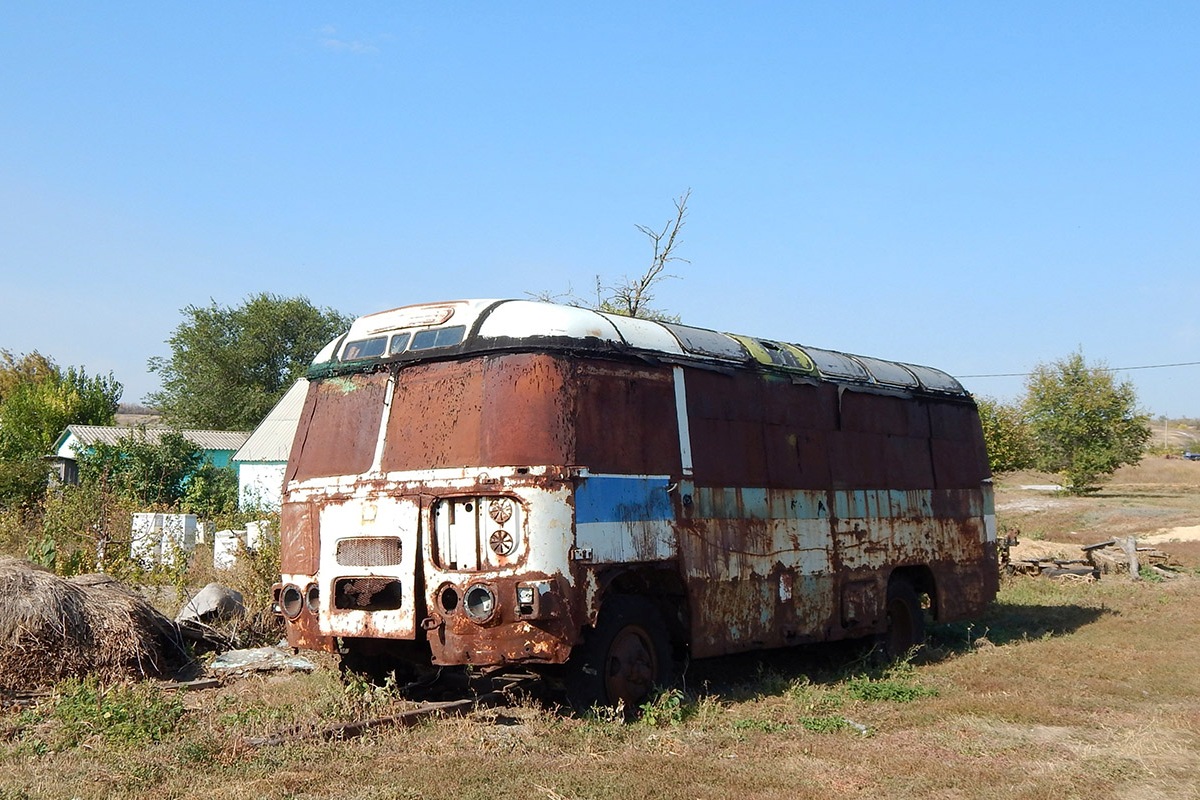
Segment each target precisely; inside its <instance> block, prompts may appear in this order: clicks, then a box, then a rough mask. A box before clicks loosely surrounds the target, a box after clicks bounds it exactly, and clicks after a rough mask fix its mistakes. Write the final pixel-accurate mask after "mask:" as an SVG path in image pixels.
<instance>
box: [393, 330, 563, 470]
mask: <svg viewBox="0 0 1200 800" xmlns="http://www.w3.org/2000/svg"><path fill="white" fill-rule="evenodd" d="M568 370H569V366H568V365H567V364H564V362H562V361H561V360H559V359H555V358H553V357H551V356H548V355H544V354H506V355H497V356H494V357H489V358H480V359H473V360H469V361H449V362H434V363H430V364H421V365H416V366H413V367H409V368H407V369H405V370H404V371H403V372H402V373H401V375H400V378H399V380H398V381H397V383H396V392H395V397H394V399H393V401H392V412H391V415H390V419H389V421H388V430H387V440H386V444H385V449H384V455H383V469H384V471H386V472H402V471H410V470H424V469H436V468H442V467H468V466H487V465H495V464H501V465H510V464H570V463H573V461H574V458H573V456H574V446H575V442H574V425H573V424H572V421H571V415H572V412H573V399H572V397H571V391H570V390H569V388H568V386H567V375H566V373H567V371H568Z"/></svg>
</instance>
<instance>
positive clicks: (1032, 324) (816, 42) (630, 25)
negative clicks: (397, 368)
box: [0, 2, 1200, 416]
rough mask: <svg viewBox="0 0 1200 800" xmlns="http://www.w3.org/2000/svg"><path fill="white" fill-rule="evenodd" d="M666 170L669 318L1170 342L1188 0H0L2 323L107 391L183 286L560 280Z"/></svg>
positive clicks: (1176, 335)
mask: <svg viewBox="0 0 1200 800" xmlns="http://www.w3.org/2000/svg"><path fill="white" fill-rule="evenodd" d="M688 188H690V189H691V190H692V196H691V201H690V204H689V209H690V214H689V217H688V219H687V225H686V227H685V229H684V234H683V242H682V245H681V248H680V251H679V252H680V254H681V255H682V256H684V257H686V258H687V259H689V260H690V263H688V264H677V265H676V267H677V268H676V269H675V272H676V274H678V275H679V276H680V277H679V279H678V280H673V281H669V282H667V283H665V284H663V285H662V286H661V287H660V290H659V293H658V297H657V305H659V306H661V307H664V308H667V309H669V310H671V311H674V312H676V313H678V314H680V315H681V316H682V318H683V321H684V322H687V323H690V324H694V325H700V326H703V327H710V328H717V329H720V330H726V331H734V332H739V333H749V334H755V335H759V336H764V337H772V338H778V339H784V340H788V341H793V342H800V343H807V344H813V345H818V346H824V347H830V348H834V349H840V350H846V351H850V352H856V353H862V354H866V355H873V356H879V357H883V358H892V359H898V360H905V361H912V362H916V363H922V364H929V365H933V366H936V367H940V368H942V369H945V370H947V371H949V372H951V373H954V374H956V375H960V376H974V375H990V374H996V373H1024V372H1027V371H1028V370H1029V369H1031V368H1032V367H1034V366H1035V365H1036V364H1038V363H1040V362H1049V361H1052V360H1055V359H1058V358H1062V357H1064V356H1066V355H1068V354H1070V353H1071V352H1073V351H1075V350H1077V349H1082V351H1083V353H1084V355H1085V357H1086V358H1087V359H1088V360H1089V361H1093V362H1099V361H1103V362H1106V363H1107V364H1108V365H1109V366H1111V367H1129V366H1142V365H1158V364H1178V363H1187V362H1200V269H1198V267H1200V4H1197V3H1195V2H1179V3H1169V2H1162V3H1148V4H1140V3H1102V2H1081V3H1066V2H1032V3H1022V2H1005V3H991V4H984V3H958V2H944V3H934V2H925V3H920V2H910V3H863V2H845V3H843V2H838V3H816V2H813V3H804V2H795V3H752V2H746V3H703V2H689V3H682V2H680V3H668V2H661V3H655V2H638V3H625V2H606V3H592V4H583V3H535V2H511V3H496V2H486V3H484V2H478V3H471V2H459V3H454V2H451V3H432V2H422V3H415V2H387V3H369V2H364V3H356V4H346V3H310V2H269V3H204V4H200V3H189V4H184V3H157V2H156V3H136V2H125V3H70V2H39V3H17V2H4V3H0V277H2V278H3V280H2V283H0V293H2V294H0V347H3V348H6V349H9V350H12V351H16V352H22V353H23V352H28V351H30V350H34V349H37V350H40V351H41V352H43V353H45V354H47V355H50V356H52V357H53V358H54V359H55V360H56V361H58V362H59V363H60V364H63V365H68V364H74V365H82V366H84V367H86V368H87V369H88V371H89V372H92V373H94V372H107V371H110V370H111V371H112V372H113V373H115V375H116V377H117V378H118V379H119V380H121V381H122V382H123V383H124V384H125V386H126V393H125V399H126V400H128V401H138V400H140V399H142V398H143V397H144V396H145V395H146V394H147V393H149V392H150V391H153V390H154V389H155V388H157V381H156V376H154V375H153V374H150V373H148V372H147V370H146V361H147V359H149V358H150V357H151V356H156V355H165V354H166V353H167V348H166V345H165V343H164V342H165V340H166V339H167V337H168V336H169V335H170V334H171V331H172V330H173V329H174V327H175V326H176V325H177V324H178V323H179V322H180V320H181V316H180V309H181V308H183V307H184V306H186V305H189V304H199V305H203V304H206V303H208V302H209V301H210V300H212V301H216V302H217V303H221V304H226V305H236V304H238V303H239V302H240V301H241V300H242V299H243V298H245V297H246V296H247V295H249V294H252V293H256V292H272V293H276V294H280V295H304V296H306V297H308V298H309V299H311V300H312V301H313V302H315V303H317V304H319V305H324V306H331V307H334V308H337V309H339V310H341V311H343V312H345V313H349V314H365V313H370V312H373V311H378V310H382V309H384V308H390V307H394V306H399V305H406V304H409V303H416V302H423V301H432V300H442V299H450V298H457V297H514V296H515V297H523V296H525V293H526V292H537V291H542V290H551V291H562V290H565V289H567V288H568V287H571V288H573V289H574V290H575V291H576V292H578V293H580V294H586V293H587V292H588V291H589V289H590V287H591V286H592V285H593V283H594V281H595V276H596V275H601V276H603V278H604V279H605V280H607V281H612V280H615V279H617V278H619V277H620V276H621V275H623V274H630V275H633V274H638V273H640V272H641V271H642V270H643V269H644V268H645V266H646V265H647V263H648V261H649V256H650V248H649V244H648V241H647V240H646V238H645V237H644V236H642V235H641V234H640V233H638V231H637V229H636V228H635V225H636V224H638V223H643V224H649V225H653V226H661V225H662V224H664V223H665V222H666V221H667V219H668V218H669V217H670V216H671V214H672V212H673V207H672V200H673V198H675V197H678V196H679V195H680V194H681V193H682V192H683V191H685V190H686V189H688ZM1120 376H1121V377H1122V378H1128V379H1129V380H1132V381H1133V382H1134V384H1135V385H1136V386H1137V388H1138V393H1139V397H1140V400H1141V403H1142V405H1143V406H1144V407H1145V409H1146V410H1147V411H1149V412H1151V413H1153V414H1156V415H1157V414H1166V415H1168V416H1200V366H1197V365H1195V364H1193V365H1192V366H1183V367H1173V368H1165V369H1148V370H1137V371H1131V372H1122V373H1120ZM963 381H964V383H965V384H966V385H967V386H968V388H969V389H971V390H972V391H974V392H976V393H977V394H986V395H991V396H994V397H998V398H1000V399H1003V400H1011V399H1014V398H1015V397H1017V396H1018V395H1019V394H1020V392H1021V389H1022V379H1021V378H970V377H966V378H964V379H963Z"/></svg>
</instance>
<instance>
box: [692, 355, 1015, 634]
mask: <svg viewBox="0 0 1200 800" xmlns="http://www.w3.org/2000/svg"><path fill="white" fill-rule="evenodd" d="M687 380H688V384H687V385H688V410H689V424H690V427H691V431H692V441H691V445H692V450H693V452H694V454H695V464H696V469H695V476H694V478H695V488H694V496H693V497H692V502H691V504H690V505H689V504H688V503H687V502H686V500H685V501H683V505H682V508H683V512H682V514H681V522H680V526H679V530H680V552H681V561H682V565H683V569H684V573H685V577H686V579H687V582H688V592H689V602H690V608H691V619H692V638H693V642H692V643H693V655H694V656H696V657H703V656H706V655H716V654H720V653H728V652H736V651H739V650H747V649H754V648H759V647H776V646H782V645H785V644H792V643H797V642H805V641H825V640H834V639H840V638H845V637H852V636H863V635H867V634H871V633H875V632H878V631H880V630H882V629H883V628H884V627H885V626H886V619H885V616H884V605H885V599H886V595H887V585H888V579H889V577H890V575H891V573H892V571H893V570H895V569H899V568H913V569H919V570H922V574H929V575H931V576H932V580H931V581H929V582H928V583H929V584H930V591H931V592H933V593H935V595H936V596H935V597H934V600H935V603H936V609H937V611H938V612H939V616H940V617H942V618H954V617H957V616H962V615H965V614H969V613H977V612H978V611H980V610H981V609H982V608H983V606H984V605H985V604H986V602H987V601H988V600H990V599H991V597H992V596H994V594H995V588H994V587H995V581H996V576H995V559H994V548H990V546H989V543H988V534H987V530H986V522H985V517H986V513H987V509H986V508H985V498H984V492H983V489H982V486H983V481H984V480H985V479H986V478H987V470H986V461H981V458H982V450H981V449H980V448H978V447H977V442H976V439H977V438H978V437H977V435H976V433H975V432H976V431H977V430H978V418H977V416H976V414H975V411H974V409H973V408H972V407H971V406H970V405H969V404H966V403H961V402H960V403H950V402H939V401H934V400H929V399H924V398H906V397H901V396H895V395H887V394H872V393H868V392H858V391H849V390H839V389H838V388H837V387H835V386H831V385H827V384H826V385H815V386H814V385H809V384H805V383H797V384H795V385H789V384H781V383H780V382H779V381H778V380H772V379H769V378H763V377H760V376H757V375H753V374H739V375H734V376H725V375H719V374H712V373H702V372H696V371H691V372H689V373H688V376H687Z"/></svg>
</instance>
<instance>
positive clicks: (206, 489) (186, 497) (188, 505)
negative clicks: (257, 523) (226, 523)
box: [180, 461, 238, 520]
mask: <svg viewBox="0 0 1200 800" xmlns="http://www.w3.org/2000/svg"><path fill="white" fill-rule="evenodd" d="M237 504H238V476H237V471H236V470H234V469H233V468H232V467H218V466H215V465H214V464H213V463H212V462H211V461H209V462H205V463H204V464H202V465H201V466H200V468H199V469H198V470H196V471H195V472H194V473H192V475H190V476H189V477H188V479H187V485H186V486H185V487H184V490H183V497H182V498H181V502H180V508H181V509H182V510H183V511H184V512H185V513H187V514H195V515H196V516H197V517H200V518H201V519H207V520H213V519H217V518H220V517H224V516H228V515H230V514H233V513H234V512H236V511H237Z"/></svg>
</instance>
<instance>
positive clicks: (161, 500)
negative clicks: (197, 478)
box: [77, 428, 204, 508]
mask: <svg viewBox="0 0 1200 800" xmlns="http://www.w3.org/2000/svg"><path fill="white" fill-rule="evenodd" d="M203 462H204V452H203V451H202V450H201V449H200V448H199V447H197V446H196V445H194V444H192V443H191V442H190V441H188V440H187V438H186V437H184V436H183V435H182V434H180V433H178V432H176V431H168V432H166V433H164V434H162V436H161V437H159V439H158V441H156V442H155V441H151V440H150V438H149V437H148V436H147V435H146V432H145V431H144V430H139V429H137V428H133V429H131V430H130V432H129V433H128V434H126V435H124V436H122V437H120V438H119V439H117V441H116V442H115V443H114V444H107V443H105V442H97V443H96V444H95V445H93V446H92V447H91V448H89V449H88V450H87V451H85V452H82V453H80V454H79V457H78V459H77V463H78V464H79V482H80V483H81V484H83V485H85V486H100V487H104V488H107V489H109V490H110V491H115V492H116V493H117V494H119V495H121V496H123V497H127V498H129V499H131V500H134V501H136V502H137V503H140V504H141V505H143V506H163V507H168V508H170V507H173V506H175V505H176V504H178V503H179V501H180V500H182V499H183V497H184V493H185V491H186V489H187V483H188V479H189V478H190V477H191V476H192V475H193V474H194V473H195V472H196V471H197V470H198V469H199V468H200V466H201V464H202V463H203Z"/></svg>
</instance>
